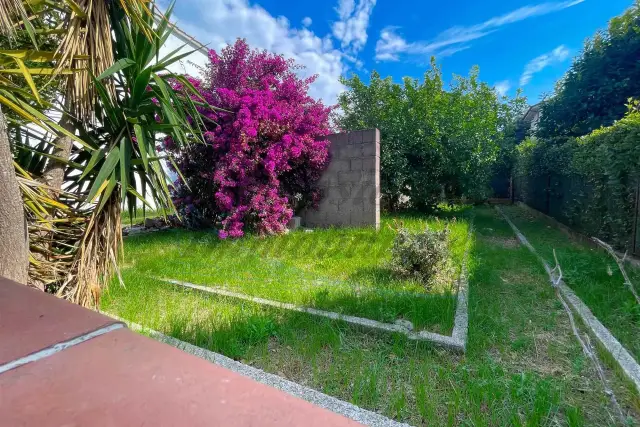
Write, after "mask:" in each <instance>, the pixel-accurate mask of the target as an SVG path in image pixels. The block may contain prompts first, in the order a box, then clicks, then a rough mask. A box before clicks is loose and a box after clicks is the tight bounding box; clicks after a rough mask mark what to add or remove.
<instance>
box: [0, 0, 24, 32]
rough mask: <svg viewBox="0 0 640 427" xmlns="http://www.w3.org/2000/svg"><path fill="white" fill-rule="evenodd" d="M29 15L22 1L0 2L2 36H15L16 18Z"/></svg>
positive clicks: (0, 30)
mask: <svg viewBox="0 0 640 427" xmlns="http://www.w3.org/2000/svg"><path fill="white" fill-rule="evenodd" d="M26 15H27V11H26V10H25V9H24V5H23V4H22V0H0V34H3V35H5V36H9V37H11V36H13V35H14V34H15V26H14V24H15V18H17V17H18V18H22V17H23V16H26Z"/></svg>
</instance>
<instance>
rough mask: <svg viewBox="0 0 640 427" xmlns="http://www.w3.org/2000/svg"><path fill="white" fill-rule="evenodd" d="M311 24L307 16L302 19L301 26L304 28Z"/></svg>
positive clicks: (311, 21)
mask: <svg viewBox="0 0 640 427" xmlns="http://www.w3.org/2000/svg"><path fill="white" fill-rule="evenodd" d="M311 24H313V20H312V19H311V18H309V17H308V16H305V17H304V19H303V20H302V25H304V26H305V27H309V26H311Z"/></svg>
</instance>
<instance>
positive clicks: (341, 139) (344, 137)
mask: <svg viewBox="0 0 640 427" xmlns="http://www.w3.org/2000/svg"><path fill="white" fill-rule="evenodd" d="M327 139H328V140H329V141H331V147H330V151H331V153H333V150H339V149H340V148H341V147H343V146H345V145H347V144H348V143H349V136H348V134H347V133H334V134H333V135H329V136H328V137H327Z"/></svg>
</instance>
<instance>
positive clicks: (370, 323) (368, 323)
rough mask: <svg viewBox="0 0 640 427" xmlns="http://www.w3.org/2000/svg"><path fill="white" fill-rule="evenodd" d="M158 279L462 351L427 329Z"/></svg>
mask: <svg viewBox="0 0 640 427" xmlns="http://www.w3.org/2000/svg"><path fill="white" fill-rule="evenodd" d="M160 280H162V281H164V282H167V283H171V284H173V285H177V286H182V287H185V288H190V289H195V290H198V291H201V292H207V293H210V294H215V295H222V296H226V297H231V298H238V299H242V300H245V301H250V302H254V303H256V304H262V305H267V306H270V307H276V308H280V309H284V310H290V311H297V312H300V313H307V314H311V315H314V316H320V317H326V318H328V319H333V320H339V321H342V322H346V323H350V324H352V325H358V326H364V327H367V328H371V329H378V330H382V331H386V332H396V333H399V334H403V335H406V336H407V337H408V338H409V339H412V340H419V341H429V342H432V343H434V344H436V345H439V346H442V347H446V348H448V349H450V350H455V351H464V346H463V345H462V344H461V343H460V342H458V340H456V339H454V338H453V337H450V336H447V335H440V334H436V333H433V332H428V331H418V332H414V331H410V330H409V329H407V328H405V327H403V326H400V325H396V324H392V323H384V322H379V321H377V320H372V319H366V318H363V317H356V316H349V315H346V314H340V313H335V312H333V311H324V310H318V309H316V308H311V307H303V306H298V305H295V304H290V303H285V302H280V301H272V300H268V299H264V298H258V297H252V296H249V295H245V294H241V293H238V292H232V291H227V290H225V289H221V288H216V287H210V286H201V285H196V284H193V283H189V282H182V281H179V280H173V279H160Z"/></svg>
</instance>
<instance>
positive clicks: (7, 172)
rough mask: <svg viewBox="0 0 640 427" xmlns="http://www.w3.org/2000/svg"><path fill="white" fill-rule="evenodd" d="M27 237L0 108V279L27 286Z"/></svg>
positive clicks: (22, 209) (20, 199)
mask: <svg viewBox="0 0 640 427" xmlns="http://www.w3.org/2000/svg"><path fill="white" fill-rule="evenodd" d="M28 241H29V238H28V231H27V224H26V219H25V216H24V208H23V206H22V195H21V194H20V188H19V187H18V182H17V181H16V172H15V168H14V167H13V157H12V156H11V147H10V146H9V135H8V134H7V124H6V121H5V118H4V114H3V113H2V109H1V108H0V276H4V277H6V278H8V279H11V280H15V281H16V282H19V283H25V284H26V283H27V273H28V268H29V242H28Z"/></svg>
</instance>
